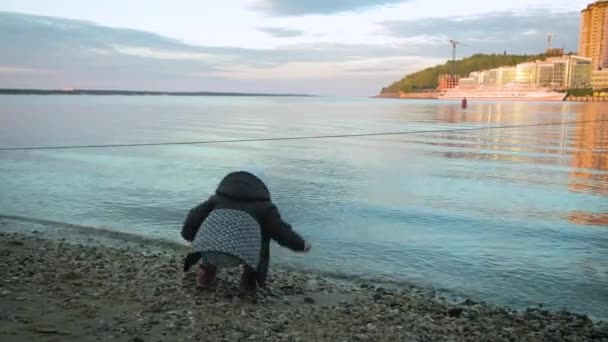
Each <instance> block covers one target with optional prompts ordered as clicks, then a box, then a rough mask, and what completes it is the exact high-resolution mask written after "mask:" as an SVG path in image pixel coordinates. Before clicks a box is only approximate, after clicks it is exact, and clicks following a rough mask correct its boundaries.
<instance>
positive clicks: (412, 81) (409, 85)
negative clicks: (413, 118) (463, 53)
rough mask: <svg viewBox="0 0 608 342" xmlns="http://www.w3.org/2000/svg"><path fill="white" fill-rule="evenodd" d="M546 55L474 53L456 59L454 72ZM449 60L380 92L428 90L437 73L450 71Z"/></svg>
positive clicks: (524, 60) (466, 72) (502, 64)
mask: <svg viewBox="0 0 608 342" xmlns="http://www.w3.org/2000/svg"><path fill="white" fill-rule="evenodd" d="M545 58H546V56H545V55H544V54H540V55H530V56H528V55H506V54H491V55H486V54H476V55H473V56H471V57H467V58H463V59H460V60H457V61H456V71H455V72H456V74H457V75H461V76H467V75H468V74H470V73H471V72H475V71H483V70H488V69H494V68H499V67H501V66H514V65H517V64H519V63H523V62H528V61H533V60H539V59H541V60H543V59H545ZM450 63H451V61H449V60H448V61H446V62H445V63H444V64H441V65H436V66H434V67H431V68H426V69H424V70H421V71H418V72H415V73H413V74H409V75H406V76H405V77H404V78H402V79H401V80H399V81H396V82H394V83H393V84H391V85H389V86H388V87H385V88H382V91H381V93H397V92H399V91H402V92H405V93H408V92H416V91H421V90H429V89H435V88H437V80H438V78H439V75H441V74H447V73H449V72H450Z"/></svg>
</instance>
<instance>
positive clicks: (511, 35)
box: [384, 9, 580, 53]
mask: <svg viewBox="0 0 608 342" xmlns="http://www.w3.org/2000/svg"><path fill="white" fill-rule="evenodd" d="M579 18H580V14H579V13H578V12H561V13H559V12H552V11H550V10H547V9H537V10H529V11H528V12H513V11H510V12H494V13H486V14H483V15H477V16H462V17H454V18H426V19H418V20H408V21H389V22H385V23H384V26H385V28H386V29H387V30H388V31H389V32H390V33H391V34H393V35H395V36H403V35H417V34H429V35H434V36H443V37H445V39H446V40H447V39H457V40H460V41H462V42H465V43H468V44H469V46H461V47H460V48H461V49H463V51H471V52H472V51H474V52H502V51H503V50H508V51H509V52H513V53H538V52H541V51H543V50H544V49H545V47H546V40H545V34H546V33H549V32H551V33H555V34H556V36H555V38H554V41H553V46H555V47H565V48H566V49H567V50H576V48H577V45H578V43H577V41H578V28H579V23H580V19H579Z"/></svg>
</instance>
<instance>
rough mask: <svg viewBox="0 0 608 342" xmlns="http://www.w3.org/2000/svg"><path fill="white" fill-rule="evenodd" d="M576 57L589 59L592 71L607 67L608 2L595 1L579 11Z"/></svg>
mask: <svg viewBox="0 0 608 342" xmlns="http://www.w3.org/2000/svg"><path fill="white" fill-rule="evenodd" d="M578 55H580V56H583V57H590V58H591V59H592V60H593V69H594V70H599V69H603V68H604V67H608V0H600V1H596V2H594V3H592V4H590V5H589V6H587V8H585V9H584V10H582V11H581V27H580V32H579V47H578Z"/></svg>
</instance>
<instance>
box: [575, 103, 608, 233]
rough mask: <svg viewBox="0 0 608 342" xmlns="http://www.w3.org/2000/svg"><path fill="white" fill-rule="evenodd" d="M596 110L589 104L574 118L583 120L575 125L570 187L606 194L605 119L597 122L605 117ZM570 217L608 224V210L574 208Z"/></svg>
mask: <svg viewBox="0 0 608 342" xmlns="http://www.w3.org/2000/svg"><path fill="white" fill-rule="evenodd" d="M597 109H598V108H593V107H591V106H589V107H588V108H587V110H583V111H581V112H580V113H579V115H578V118H577V121H586V122H585V123H581V124H579V125H577V127H576V134H575V135H574V141H575V144H574V145H575V148H576V149H575V151H574V153H573V154H572V164H571V165H572V168H573V170H572V172H570V183H569V188H570V190H571V191H575V192H586V193H593V194H595V195H599V196H608V121H599V120H605V119H606V116H605V115H602V113H601V112H600V111H599V110H597ZM590 121H595V122H590ZM569 219H570V221H572V222H575V223H578V224H589V225H604V226H608V212H603V213H593V212H585V211H573V212H572V213H571V214H570V215H569Z"/></svg>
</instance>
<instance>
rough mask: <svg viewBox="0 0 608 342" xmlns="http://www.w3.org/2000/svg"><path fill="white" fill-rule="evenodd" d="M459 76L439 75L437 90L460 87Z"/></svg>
mask: <svg viewBox="0 0 608 342" xmlns="http://www.w3.org/2000/svg"><path fill="white" fill-rule="evenodd" d="M458 78H459V77H458V76H452V75H448V74H441V75H439V80H438V82H437V83H438V86H437V90H438V91H442V90H445V89H452V88H456V86H458Z"/></svg>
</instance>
